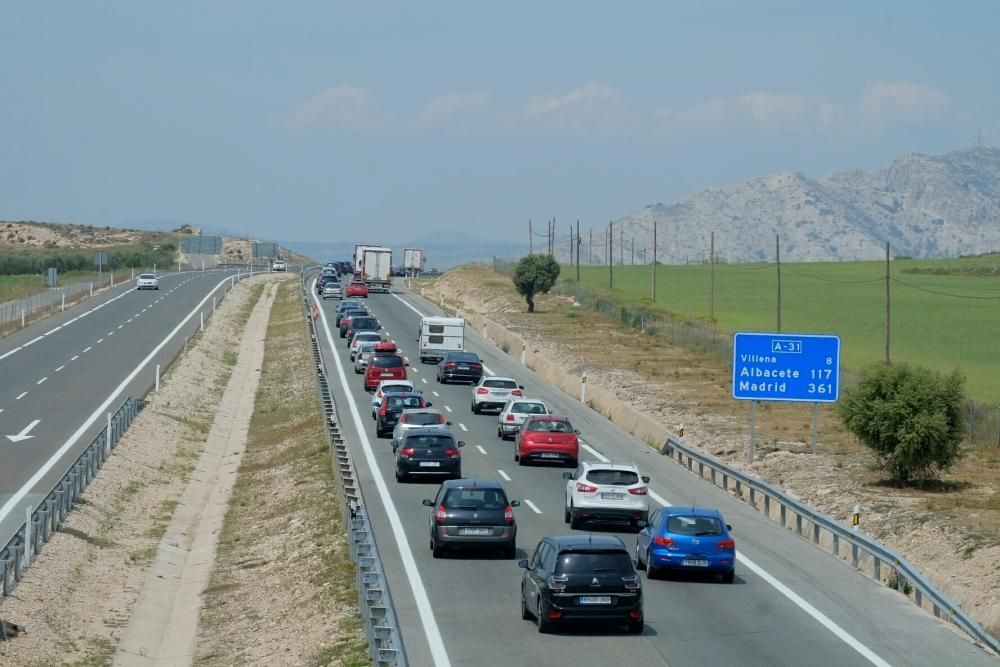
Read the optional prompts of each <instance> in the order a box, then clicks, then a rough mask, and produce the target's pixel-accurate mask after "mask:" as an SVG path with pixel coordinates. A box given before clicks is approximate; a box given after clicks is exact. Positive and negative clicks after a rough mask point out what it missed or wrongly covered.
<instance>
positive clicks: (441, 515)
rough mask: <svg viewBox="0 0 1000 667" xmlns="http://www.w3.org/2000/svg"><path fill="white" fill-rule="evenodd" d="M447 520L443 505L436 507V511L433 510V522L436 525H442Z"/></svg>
mask: <svg viewBox="0 0 1000 667" xmlns="http://www.w3.org/2000/svg"><path fill="white" fill-rule="evenodd" d="M447 519H448V512H446V511H445V509H444V505H438V506H437V509H436V510H434V520H435V521H437V522H438V523H444V522H445V521H446V520H447Z"/></svg>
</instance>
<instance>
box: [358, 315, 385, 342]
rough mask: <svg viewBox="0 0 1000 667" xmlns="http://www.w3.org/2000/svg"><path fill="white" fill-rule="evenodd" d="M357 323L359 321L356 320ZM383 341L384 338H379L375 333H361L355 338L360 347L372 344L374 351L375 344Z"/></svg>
mask: <svg viewBox="0 0 1000 667" xmlns="http://www.w3.org/2000/svg"><path fill="white" fill-rule="evenodd" d="M355 321H357V320H355ZM381 339H382V337H381V336H379V335H378V334H377V333H375V332H374V331H362V332H361V333H359V334H358V335H357V336H356V337H355V338H354V342H355V343H358V344H359V345H360V344H362V343H368V342H370V343H371V344H372V348H373V349H374V347H375V343H376V342H378V341H380V340H381Z"/></svg>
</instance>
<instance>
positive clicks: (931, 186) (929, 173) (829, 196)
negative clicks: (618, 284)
mask: <svg viewBox="0 0 1000 667" xmlns="http://www.w3.org/2000/svg"><path fill="white" fill-rule="evenodd" d="M654 223H658V224H659V227H658V232H657V234H658V242H657V246H658V254H657V256H658V257H659V259H660V261H661V262H665V263H675V262H685V261H701V260H703V259H705V258H707V257H708V248H709V235H710V233H711V232H713V231H714V232H715V248H716V253H717V257H719V258H720V260H721V261H730V262H747V261H761V260H773V258H774V251H775V234H778V235H780V237H781V255H782V259H783V260H786V259H787V260H788V261H814V260H851V259H877V258H879V257H883V256H884V254H885V243H886V241H889V242H890V244H891V246H892V254H893V255H894V256H911V257H943V256H956V255H968V254H979V253H985V252H990V251H995V250H998V249H1000V149H996V148H969V149H964V150H959V151H954V152H951V153H947V154H945V155H941V156H929V155H918V154H910V155H905V156H903V157H901V158H899V159H898V160H896V161H895V162H894V163H893V164H892V165H891V166H889V167H888V168H886V169H882V170H879V171H874V172H864V171H850V172H842V173H834V174H829V175H827V176H824V177H822V178H820V179H818V180H812V179H810V178H808V177H806V176H804V175H802V174H799V173H792V172H780V173H777V174H773V175H770V176H765V177H763V178H758V179H755V180H752V181H750V182H748V183H744V184H742V185H739V186H736V187H731V188H719V189H710V190H704V191H702V192H699V193H697V194H695V195H694V196H692V197H690V198H688V199H686V200H684V201H681V202H678V203H675V204H671V205H664V204H655V205H650V206H647V207H646V208H644V209H643V210H641V211H639V212H637V213H634V214H632V215H629V216H626V217H624V218H622V219H620V220H618V221H616V222H615V226H614V238H613V242H614V249H613V256H614V258H615V260H616V261H617V260H618V258H619V244H620V240H621V236H620V234H621V232H622V230H623V231H624V238H625V253H624V257H625V262H626V263H628V262H629V261H630V257H631V252H630V239H631V238H632V237H633V236H634V238H635V246H636V248H637V250H636V255H635V259H636V262H638V261H640V259H641V256H642V253H641V249H642V248H650V249H651V248H652V245H653V242H652V236H653V235H652V229H653V224H654ZM586 243H587V237H586V235H584V247H583V250H582V253H581V254H582V257H583V260H584V262H586V261H587V249H586ZM605 244H606V230H604V229H602V230H596V229H595V230H594V241H593V246H594V247H593V253H594V260H593V261H594V263H598V262H600V261H604V258H605V257H606V254H605V253H606V250H605V247H606V245H605ZM560 250H563V257H562V258H561V259H563V260H565V259H566V257H565V255H566V252H565V250H564V249H560ZM651 257H652V252H651V250H650V251H649V252H648V253H647V258H651Z"/></svg>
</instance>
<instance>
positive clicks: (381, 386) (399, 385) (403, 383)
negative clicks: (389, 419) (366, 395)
mask: <svg viewBox="0 0 1000 667" xmlns="http://www.w3.org/2000/svg"><path fill="white" fill-rule="evenodd" d="M394 391H396V392H403V391H417V389H416V387H414V386H413V383H412V382H411V381H409V380H381V381H379V383H378V384H377V385H376V386H375V393H374V394H372V419H375V416H376V413H378V409H379V408H380V407H382V397H384V396H385V394H386V392H394Z"/></svg>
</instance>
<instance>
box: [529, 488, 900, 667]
mask: <svg viewBox="0 0 1000 667" xmlns="http://www.w3.org/2000/svg"><path fill="white" fill-rule="evenodd" d="M649 497H650V498H652V499H653V500H655V501H656V502H658V503H660V504H661V505H663V506H664V507H670V503H669V502H668V501H667V499H666V498H664V497H663V496H661V495H660V494H658V493H656V492H655V491H649ZM525 502H527V501H525ZM736 560H737V561H739V562H740V563H742V564H743V565H744V566H746V567H747V569H749V570H750V571H751V572H753V573H754V574H756V575H757V576H758V577H760V578H761V579H763V580H764V581H765V582H766V583H767V584H769V585H770V586H771V587H772V588H773V589H774V590H776V591H778V592H779V593H781V594H782V595H784V596H785V597H786V598H788V599H789V600H790V601H791V602H792V603H793V604H795V606H797V607H798V608H799V609H801V610H802V611H804V612H806V613H807V614H809V615H810V616H812V617H813V619H815V620H816V621H817V622H818V623H819V624H820V625H822V626H823V627H824V628H826V629H827V630H829V631H830V632H832V633H833V634H835V635H836V636H837V638H838V639H840V640H841V641H842V642H844V643H845V644H847V645H848V646H850V647H851V648H852V649H854V650H855V651H857V652H858V653H860V654H861V655H862V656H863V657H864V658H865V659H866V660H868V662H870V663H872V664H873V665H876V666H877V667H891V666H890V665H889V663H888V662H886V661H885V660H883V659H882V658H881V657H879V655H878V654H876V653H875V652H874V651H872V650H871V649H870V648H868V647H867V646H865V645H864V644H862V643H861V642H860V641H858V640H857V639H855V638H854V637H853V636H852V635H851V634H849V633H848V632H847V631H846V630H844V629H843V628H842V627H840V626H839V625H837V624H836V623H834V622H833V620H831V619H830V617H829V616H827V615H826V614H824V613H823V612H821V611H820V610H819V609H817V608H816V607H814V606H812V605H811V604H809V602H807V601H806V600H804V599H803V598H802V597H800V596H799V595H798V594H797V593H796V592H795V591H793V590H792V589H790V588H789V587H788V586H786V585H784V584H783V583H781V582H780V581H779V580H778V579H777V578H775V577H774V576H773V575H772V574H771V573H770V572H768V571H767V570H765V569H764V568H762V567H761V566H760V565H757V563H755V562H753V561H752V560H750V559H749V558H747V557H746V556H745V555H743V554H742V553H741V552H740V551H739V550H738V549H737V551H736Z"/></svg>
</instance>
